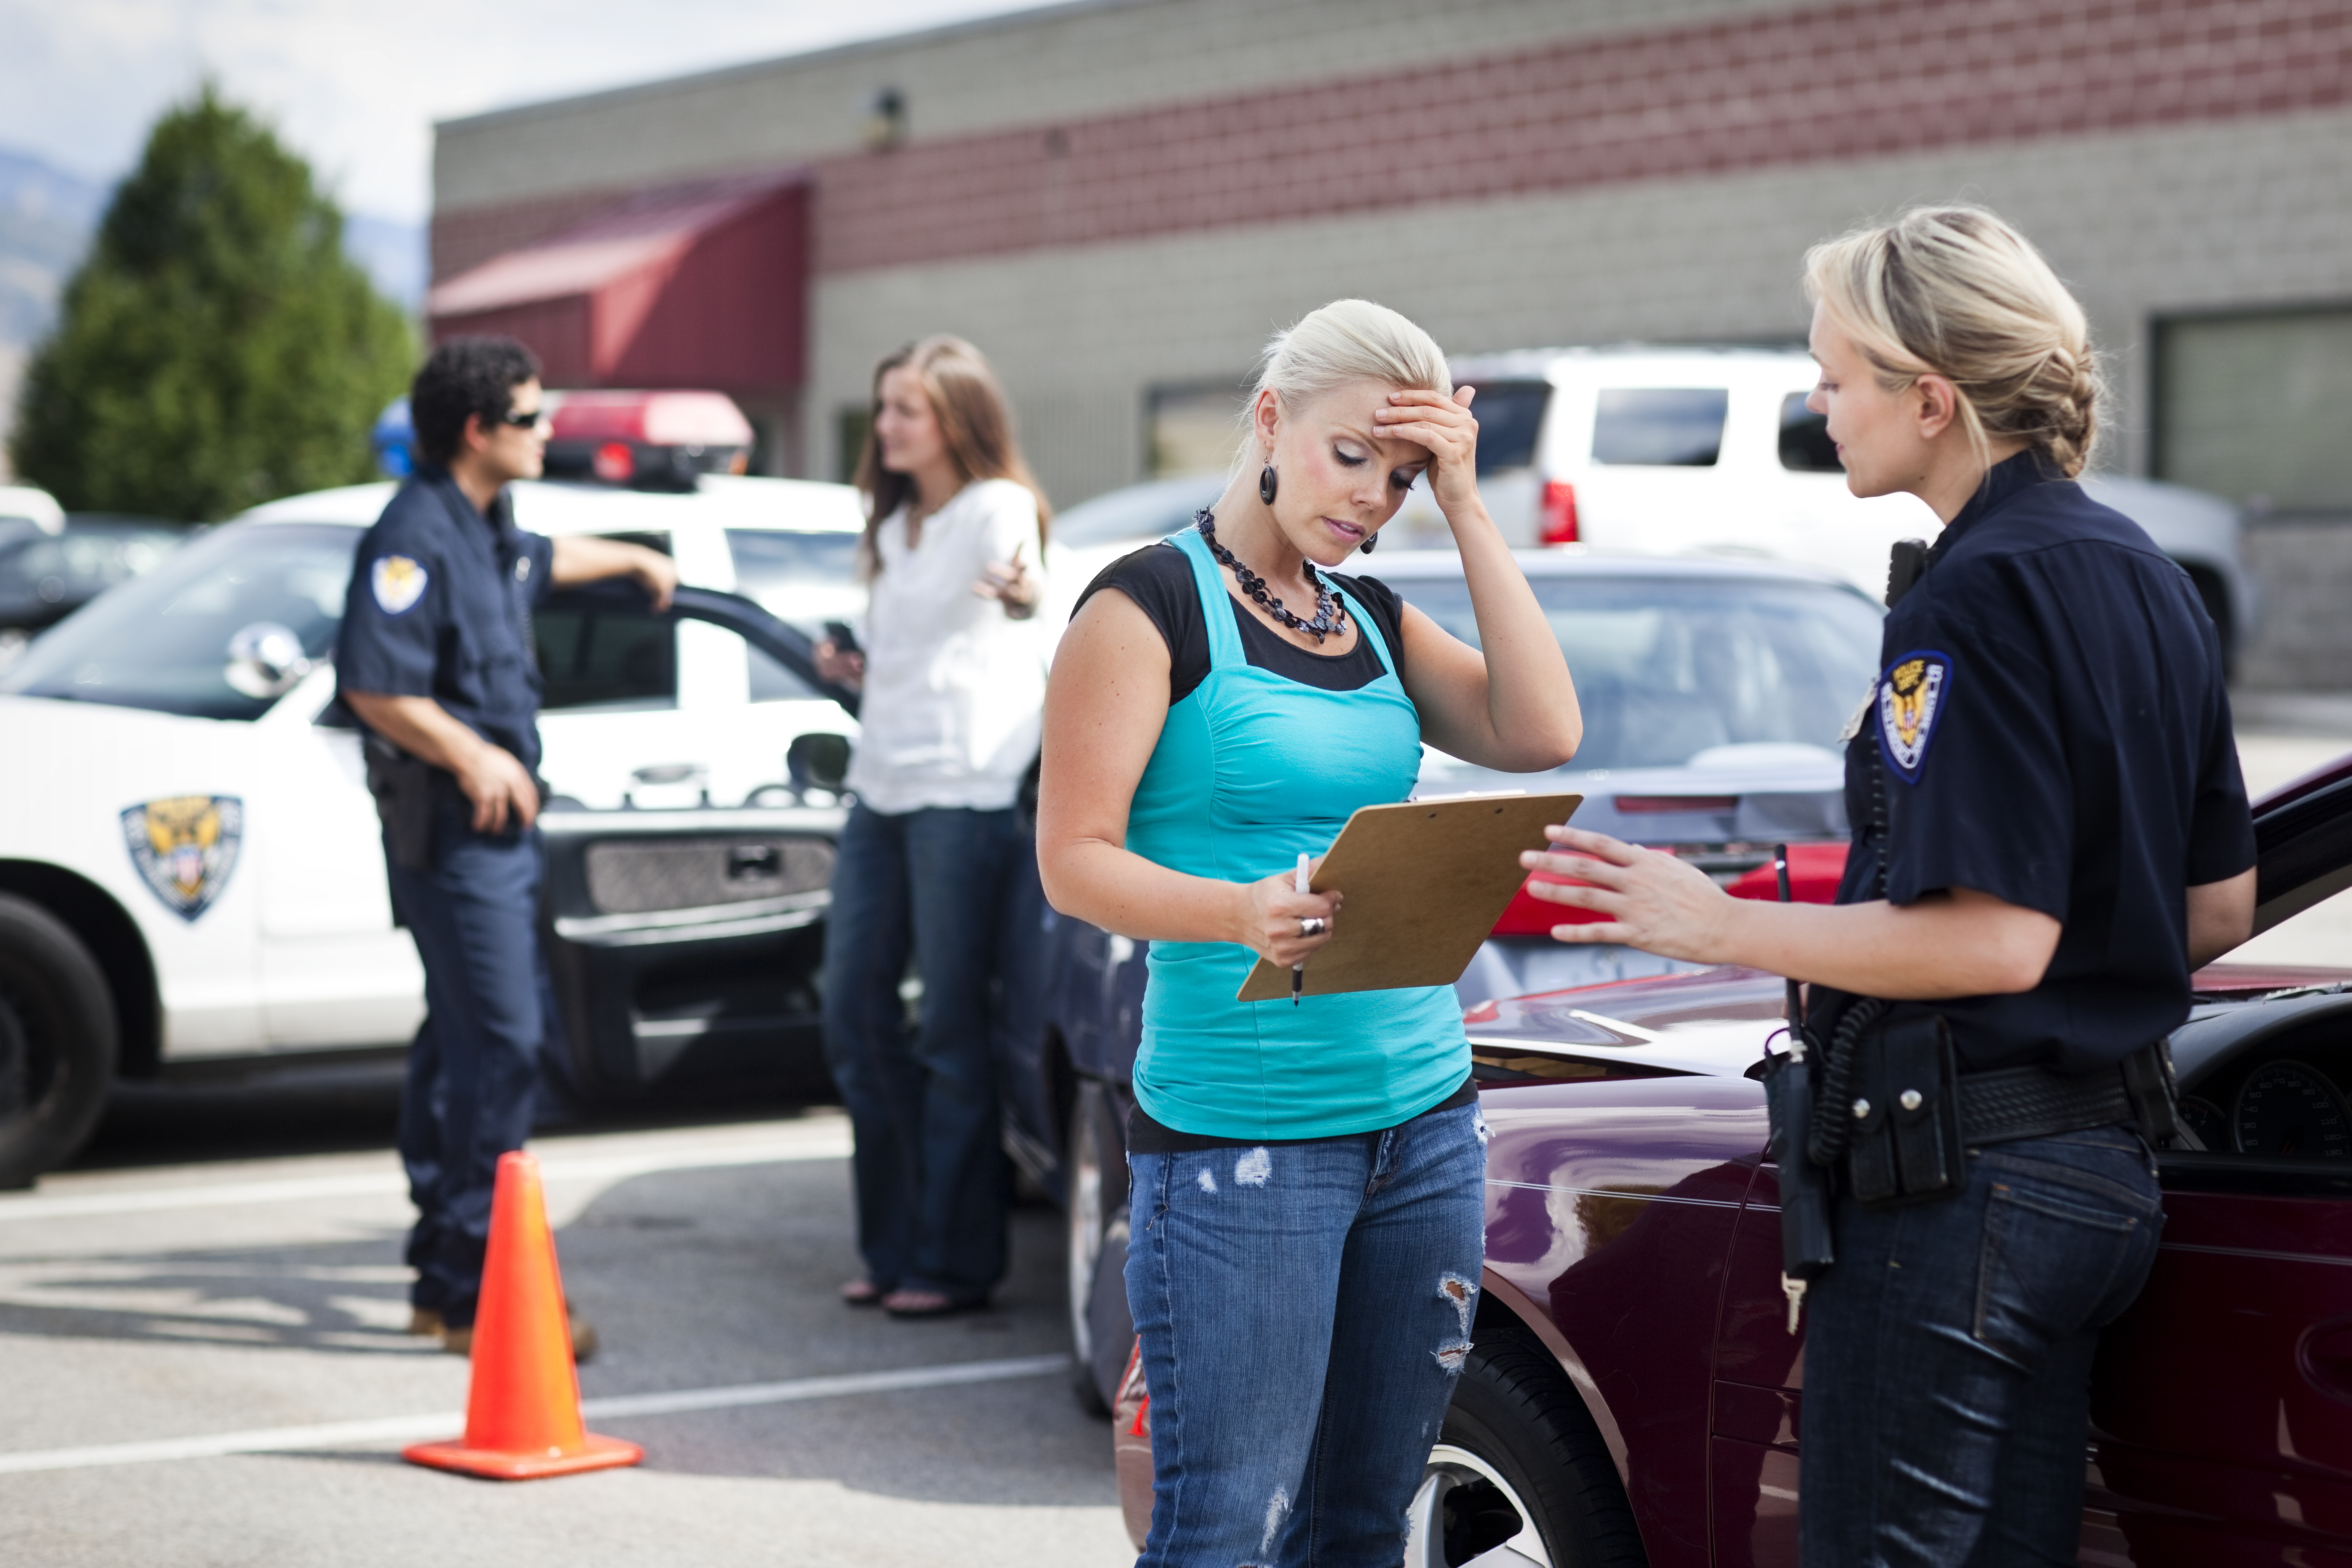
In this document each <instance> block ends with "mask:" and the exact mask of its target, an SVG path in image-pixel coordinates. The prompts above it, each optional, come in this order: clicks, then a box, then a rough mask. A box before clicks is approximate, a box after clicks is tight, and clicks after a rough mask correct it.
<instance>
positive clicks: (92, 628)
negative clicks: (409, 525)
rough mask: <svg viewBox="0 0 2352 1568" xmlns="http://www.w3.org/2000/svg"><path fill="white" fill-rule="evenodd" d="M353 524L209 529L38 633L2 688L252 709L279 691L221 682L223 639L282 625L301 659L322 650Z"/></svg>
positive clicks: (254, 712) (348, 565)
mask: <svg viewBox="0 0 2352 1568" xmlns="http://www.w3.org/2000/svg"><path fill="white" fill-rule="evenodd" d="M360 533H361V531H360V530H359V529H358V528H355V527H349V526H344V525H341V524H335V523H240V524H235V525H232V526H230V527H226V528H222V529H218V530H215V531H213V532H211V533H208V534H205V535H204V536H203V537H202V538H199V539H196V540H194V541H192V542H189V543H188V544H187V545H186V546H185V547H184V548H183V549H181V550H178V551H176V552H173V553H172V554H171V555H169V556H166V557H165V558H164V559H163V562H162V563H160V564H158V565H157V566H156V567H155V568H154V570H152V572H150V573H148V574H146V575H145V576H143V577H137V578H134V579H132V580H131V581H130V582H128V583H125V584H122V585H121V587H119V588H115V589H113V590H111V591H110V592H108V593H105V594H101V595H99V596H98V597H97V598H95V599H93V600H91V601H90V602H89V604H88V605H84V606H83V607H82V608H81V609H79V610H78V611H76V612H75V613H74V614H73V615H71V616H68V617H67V618H66V619H65V620H63V621H61V622H59V623H58V625H57V626H54V627H52V628H51V629H50V630H49V631H48V632H47V633H45V634H44V635H42V636H41V637H38V638H37V639H35V641H34V642H33V645H32V646H31V647H28V648H26V650H25V654H24V657H23V658H20V659H18V660H17V661H16V664H15V665H14V666H13V667H12V668H10V669H9V670H8V672H7V673H6V675H5V676H0V692H7V693H13V694H16V695H19V696H26V697H56V698H62V699H65V700H69V701H76V702H103V703H110V704H112V705H113V706H115V707H120V708H148V709H153V710H156V711H158V712H163V713H181V714H185V715H187V716H188V717H190V718H196V719H257V718H259V717H261V715H262V714H264V713H266V712H268V710H269V707H270V705H271V703H273V702H274V701H276V700H277V699H276V698H275V697H256V696H247V694H245V693H244V692H241V691H239V690H237V689H236V688H235V687H233V686H231V685H230V684H229V681H228V678H227V674H226V671H227V668H228V645H229V640H230V638H232V637H235V636H236V634H237V633H239V632H240V631H246V630H248V629H250V628H254V627H257V626H270V627H283V628H284V629H285V630H287V631H289V632H291V633H292V634H293V635H294V637H295V639H296V640H297V641H299V643H300V644H301V646H302V653H303V657H305V658H311V659H321V658H330V657H331V656H332V654H333V652H334V643H335V628H336V627H337V626H338V625H340V624H341V620H342V616H343V590H344V588H345V587H346V586H347V585H348V584H350V582H351V575H352V552H353V551H354V550H356V549H357V548H358V546H359V542H360Z"/></svg>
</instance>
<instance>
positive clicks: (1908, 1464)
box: [1798, 1128, 2164, 1568]
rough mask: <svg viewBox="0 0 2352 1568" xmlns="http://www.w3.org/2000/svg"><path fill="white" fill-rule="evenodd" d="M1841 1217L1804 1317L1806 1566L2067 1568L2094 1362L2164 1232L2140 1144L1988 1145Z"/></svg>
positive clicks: (2152, 1174) (2106, 1138)
mask: <svg viewBox="0 0 2352 1568" xmlns="http://www.w3.org/2000/svg"><path fill="white" fill-rule="evenodd" d="M1836 1223H1837V1254H1838V1257H1837V1265H1836V1267H1834V1268H1832V1269H1831V1270H1830V1271H1829V1273H1828V1275H1827V1276H1825V1277H1824V1278H1823V1279H1822V1281H1821V1282H1820V1283H1819V1284H1817V1285H1816V1286H1815V1287H1814V1288H1813V1290H1812V1292H1811V1299H1810V1300H1809V1303H1808V1306H1807V1310H1806V1318H1807V1322H1806V1327H1805V1392H1804V1410H1803V1417H1802V1419H1803V1428H1802V1431H1801V1435H1800V1447H1801V1454H1802V1458H1801V1464H1802V1467H1803V1481H1802V1489H1801V1500H1800V1502H1799V1504H1798V1529H1799V1533H1800V1536H1801V1540H1802V1543H1803V1552H1802V1555H1803V1560H1804V1563H1806V1565H1807V1568H1895V1565H1897V1564H1900V1565H1903V1568H1911V1565H1915V1564H1916V1565H1921V1568H1924V1565H1926V1564H1931V1563H1932V1564H1938V1565H1941V1568H1961V1565H1963V1564H1965V1565H1968V1568H1995V1565H2000V1568H2007V1565H2008V1564H2011V1563H2073V1562H2074V1556H2075V1541H2076V1538H2077V1535H2078V1533H2079V1531H2080V1529H2081V1518H2082V1510H2083V1457H2084V1456H2083V1446H2084V1437H2085V1436H2086V1433H2087V1430H2088V1426H2089V1421H2090V1388H2091V1360H2092V1357H2093V1354H2094V1353H2095V1352H2096V1351H2097V1349H2098V1340H2099V1331H2100V1330H2101V1329H2102V1328H2104V1327H2105V1326H2106V1325H2107V1324H2108V1323H2109V1322H2111V1321H2114V1320H2115V1319H2116V1316H2117V1315H2118V1314H2120V1313H2121V1312H2122V1311H2123V1310H2124V1309H2125V1308H2126V1307H2128V1306H2129V1305H2131V1302H2132V1299H2133V1298H2134V1297H2135V1296H2137V1295H2138V1294H2139V1288H2140V1285H2141V1283H2142V1282H2143V1281H2144V1280H2146V1279H2147V1271H2148V1267H2149V1265H2150V1264H2152V1263H2153V1262H2154V1261H2155V1259H2156V1244H2157V1235H2158V1231H2159V1230H2161V1229H2162V1227H2163V1224H2164V1216H2163V1213H2162V1210H2161V1209H2160V1207H2159V1206H2158V1190H2157V1182H2156V1162H2155V1159H2154V1157H2153V1156H2152V1155H2151V1154H2149V1152H2147V1146H2146V1145H2145V1144H2143V1143H2142V1142H2140V1141H2139V1139H2138V1138H2137V1136H2135V1135H2134V1134H2132V1133H2130V1132H2128V1131H2124V1130H2122V1129H2120V1128H2106V1129H2101V1130H2099V1131H2089V1132H2073V1133H2068V1134H2066V1135H2065V1136H2063V1137H2059V1138H2035V1139H2027V1140H2021V1141H2020V1142H2014V1143H1994V1144H1989V1145H1987V1146H1985V1147H1984V1148H1983V1149H1982V1150H1981V1151H1979V1152H1976V1153H1974V1154H1972V1156H1971V1157H1970V1159H1969V1184H1968V1187H1967V1189H1966V1191H1965V1192H1963V1193H1962V1194H1960V1195H1959V1196H1958V1197H1957V1198H1952V1199H1948V1200H1946V1201H1943V1202H1935V1203H1925V1204H1917V1205H1912V1206H1910V1207H1908V1208H1900V1209H1890V1210H1885V1211H1881V1212H1879V1213H1871V1212H1870V1211H1868V1210H1865V1209H1864V1208H1863V1207H1862V1206H1861V1205H1857V1204H1856V1203H1854V1202H1853V1200H1852V1199H1851V1198H1846V1199H1843V1200H1841V1201H1840V1203H1839V1205H1838V1209H1837V1222H1836Z"/></svg>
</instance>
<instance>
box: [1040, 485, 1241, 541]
mask: <svg viewBox="0 0 2352 1568" xmlns="http://www.w3.org/2000/svg"><path fill="white" fill-rule="evenodd" d="M1224 489H1225V479H1224V476H1223V475H1222V474H1196V475H1193V476H1191V477H1189V478H1186V479H1156V480H1154V481H1152V482H1151V483H1150V484H1142V485H1129V486H1128V487H1127V488H1126V489H1117V490H1113V491H1111V492H1110V493H1109V494H1108V495H1100V496H1097V497H1095V499H1094V500H1090V501H1083V502H1081V503H1080V504H1078V505H1076V506H1074V507H1072V508H1071V509H1070V510H1067V511H1066V512H1064V513H1063V514H1062V515H1061V516H1059V517H1057V518H1055V520H1054V523H1053V527H1052V529H1051V531H1049V532H1048V533H1047V535H1046V548H1047V549H1049V550H1050V549H1052V548H1053V546H1055V545H1056V544H1071V545H1077V544H1117V543H1118V542H1120V541H1121V540H1127V539H1133V540H1138V541H1141V540H1148V539H1165V538H1166V537H1167V536H1168V535H1170V534H1171V533H1178V532H1181V531H1182V530H1183V528H1184V525H1185V524H1187V523H1189V522H1191V521H1192V516H1193V514H1194V513H1195V512H1197V511H1199V510H1201V509H1202V507H1204V506H1207V505H1209V504H1210V503H1211V502H1213V501H1214V500H1216V499H1217V497H1218V496H1220V495H1222V494H1223V493H1224Z"/></svg>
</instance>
